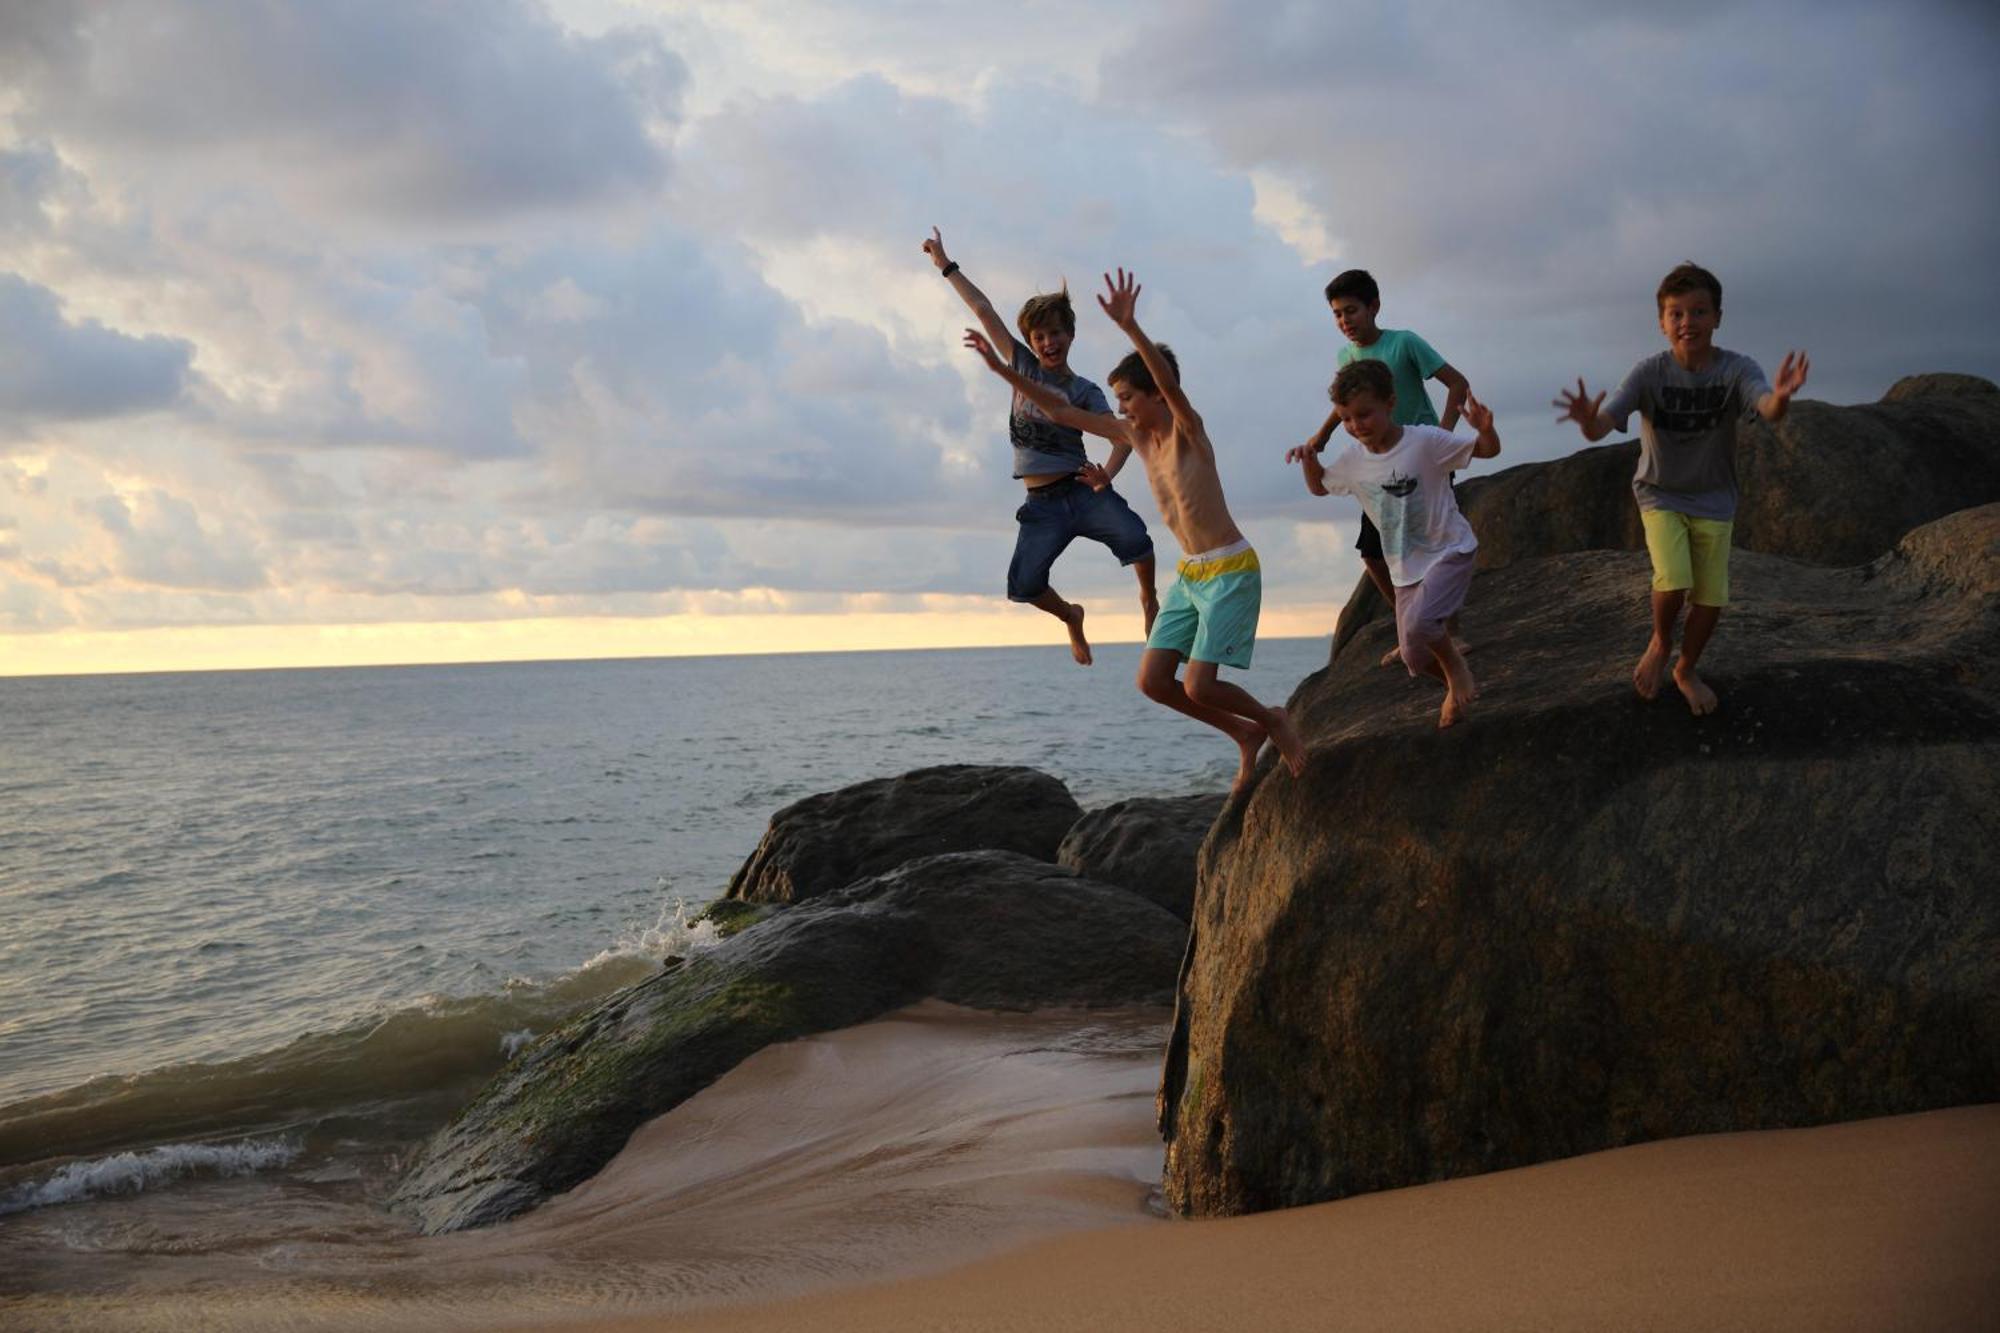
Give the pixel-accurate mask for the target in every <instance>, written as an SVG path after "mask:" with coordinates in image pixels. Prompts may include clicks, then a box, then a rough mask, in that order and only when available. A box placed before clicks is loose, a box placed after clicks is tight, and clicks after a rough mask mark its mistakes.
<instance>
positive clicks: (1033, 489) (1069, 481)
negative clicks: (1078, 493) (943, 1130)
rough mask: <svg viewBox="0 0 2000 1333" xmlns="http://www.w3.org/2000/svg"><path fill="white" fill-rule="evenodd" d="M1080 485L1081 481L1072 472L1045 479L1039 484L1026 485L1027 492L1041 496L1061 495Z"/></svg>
mask: <svg viewBox="0 0 2000 1333" xmlns="http://www.w3.org/2000/svg"><path fill="white" fill-rule="evenodd" d="M1081 485H1083V483H1082V482H1081V481H1078V480H1077V478H1076V474H1075V473H1073V472H1072V473H1071V474H1070V475H1069V476H1067V477H1058V478H1056V479H1055V480H1054V481H1045V482H1043V483H1042V484H1041V485H1039V486H1030V487H1028V494H1030V495H1041V496H1052V495H1061V494H1062V493H1063V492H1065V491H1068V490H1072V489H1074V488H1075V487H1078V486H1081Z"/></svg>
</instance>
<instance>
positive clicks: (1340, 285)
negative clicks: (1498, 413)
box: [1285, 268, 1472, 666]
mask: <svg viewBox="0 0 2000 1333" xmlns="http://www.w3.org/2000/svg"><path fill="white" fill-rule="evenodd" d="M1326 304H1327V306H1328V308H1329V309H1331V310H1332V311H1333V321H1334V323H1336V324H1338V325H1339V326H1340V331H1341V332H1342V333H1343V334H1345V335H1346V336H1347V346H1345V347H1343V348H1341V349H1340V355H1339V357H1338V358H1337V362H1338V364H1339V365H1340V366H1347V365H1351V364H1352V363H1354V362H1356V361H1380V362H1382V363H1383V364H1385V365H1387V366H1388V367H1389V372H1390V374H1392V375H1393V376H1395V380H1396V411H1395V424H1397V425H1398V426H1440V427H1442V428H1443V429H1445V430H1450V429H1452V428H1453V427H1454V426H1456V425H1457V424H1458V415H1459V412H1460V411H1461V410H1462V409H1463V408H1464V406H1465V399H1466V395H1467V394H1468V393H1470V392H1471V387H1472V386H1471V385H1469V384H1468V383H1467V382H1466V379H1465V376H1463V375H1461V374H1459V373H1458V372H1457V371H1456V370H1454V369H1452V367H1451V364H1450V363H1449V362H1447V361H1446V360H1445V359H1444V358H1443V357H1441V356H1439V355H1438V354H1437V351H1436V349H1434V348H1433V347H1432V346H1431V345H1430V344H1429V343H1427V342H1425V341H1424V340H1423V339H1422V338H1419V337H1418V336H1417V335H1416V334H1414V333H1412V332H1410V331H1409V330H1408V329H1385V328H1381V327H1380V326H1378V325H1377V324H1376V323H1375V318H1376V316H1377V315H1379V314H1380V313H1381V312H1382V291H1381V289H1380V288H1379V287H1377V286H1376V285H1375V279H1374V278H1372V277H1370V276H1369V275H1368V272H1367V270H1366V269H1358V268H1351V269H1348V270H1347V271H1346V272H1345V273H1342V274H1341V275H1340V276H1338V277H1336V278H1335V279H1334V280H1333V281H1332V282H1329V283H1328V284H1327V285H1326ZM1425 380H1436V381H1437V382H1438V383H1439V384H1442V385H1444V389H1445V397H1444V417H1443V419H1442V420H1440V419H1439V418H1438V415H1437V413H1435V412H1433V411H1432V410H1431V396H1430V394H1429V392H1428V391H1426V390H1425V388H1424V381H1425ZM1339 428H1340V409H1339V408H1338V407H1335V408H1334V410H1333V411H1332V412H1331V413H1330V414H1328V416H1327V419H1326V422H1325V424H1323V425H1322V426H1321V427H1320V428H1319V429H1318V430H1316V431H1314V432H1313V435H1312V438H1311V439H1309V440H1307V441H1306V442H1305V443H1304V444H1302V445H1300V446H1299V447H1297V448H1296V449H1293V450H1291V451H1290V452H1289V453H1287V454H1286V455H1285V461H1286V462H1290V463H1298V462H1303V461H1304V459H1305V456H1306V454H1307V452H1308V451H1310V452H1312V453H1315V454H1317V453H1320V452H1322V451H1323V450H1325V448H1326V442H1327V441H1328V440H1330V439H1332V438H1333V433H1334V432H1335V431H1336V430H1338V429H1339ZM1354 549H1355V550H1357V551H1359V552H1361V563H1362V565H1363V566H1364V567H1365V568H1366V569H1367V571H1368V578H1369V581H1370V582H1372V583H1373V584H1374V585H1375V591H1377V592H1379V593H1381V594H1382V600H1383V601H1385V602H1387V603H1388V604H1389V606H1390V608H1391V609H1392V610H1393V609H1394V607H1395V605H1396V589H1395V585H1394V584H1392V583H1391V582H1390V581H1389V563H1388V561H1387V560H1385V559H1384V558H1383V556H1382V534H1381V533H1380V532H1379V531H1377V530H1376V527H1375V524H1374V521H1373V520H1371V519H1370V518H1369V517H1368V515H1367V514H1366V513H1363V514H1362V515H1361V535H1360V537H1359V538H1358V539H1357V540H1356V541H1355V543H1354ZM1451 636H1452V641H1453V642H1454V643H1455V644H1457V646H1458V650H1459V651H1460V652H1464V651H1466V644H1465V643H1464V641H1463V640H1461V639H1459V637H1458V618H1457V617H1456V616H1454V617H1452V623H1451ZM1396 661H1397V652H1396V650H1395V649H1391V650H1390V651H1389V652H1387V653H1386V654H1384V655H1383V657H1382V665H1383V666H1390V665H1393V664H1394V663H1395V662H1396Z"/></svg>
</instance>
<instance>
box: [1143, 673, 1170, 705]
mask: <svg viewBox="0 0 2000 1333" xmlns="http://www.w3.org/2000/svg"><path fill="white" fill-rule="evenodd" d="M1138 685H1139V693H1141V694H1143V695H1145V696H1146V697H1147V698H1148V699H1151V700H1152V701H1153V702H1154V703H1165V702H1166V701H1167V700H1169V699H1171V698H1173V697H1174V694H1175V692H1176V691H1178V690H1179V689H1180V687H1181V683H1180V682H1179V681H1177V680H1175V679H1174V678H1173V677H1172V676H1163V675H1161V674H1160V673H1159V672H1157V671H1144V670H1142V671H1140V672H1139V680H1138Z"/></svg>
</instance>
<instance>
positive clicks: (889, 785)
mask: <svg viewBox="0 0 2000 1333" xmlns="http://www.w3.org/2000/svg"><path fill="white" fill-rule="evenodd" d="M1082 813H1083V810H1082V808H1081V807H1080V806H1078V805H1077V803H1076V799H1075V798H1074V797H1072V796H1071V795H1070V794H1069V788H1067V787H1065V786H1064V785H1063V784H1062V782H1061V781H1060V780H1059V779H1056V778H1052V777H1050V776H1049V775H1048V774H1047V773H1042V772H1038V771H1037V770H1035V769H1032V768H1011V767H989V766H984V765H978V764H946V765H941V766H939V767H936V768H919V769H914V770H912V771H911V772H908V773H904V774H902V775H901V776H900V777H893V778H877V779H874V780H873V781H869V782H859V783H856V784H855V785H853V786H851V787H842V788H841V789H840V790H838V791H830V792H821V793H820V794H818V795H817V796H808V797H806V798H805V799H804V800H802V801H797V802H794V803H793V804H791V805H788V806H786V807H785V808H784V809H782V810H780V811H778V813H777V814H775V815H772V816H771V823H770V826H769V827H768V828H767V829H766V830H765V832H764V837H763V840H762V841H760V842H759V843H758V844H757V850H756V851H754V852H752V853H751V854H750V859H749V860H747V861H745V862H744V863H743V865H742V867H741V868H739V869H738V870H737V872H736V873H735V875H733V876H732V877H731V878H730V881H729V892H728V894H727V895H726V896H727V897H728V898H730V899H733V900H737V901H742V902H753V903H792V902H802V901H804V900H805V899H808V898H813V897H817V896H818V895H820V894H822V893H830V892H832V891H833V890H835V889H839V888H844V887H845V886H847V885H849V884H852V883H853V882H854V881H856V880H858V879H863V878H865V877H867V876H869V875H876V874H880V873H881V872H883V871H885V870H890V869H893V868H894V867H896V866H899V865H901V864H902V863H903V862H905V861H909V860H913V859H915V858H917V857H920V856H936V855H939V854H941V853H944V852H967V851H976V850H980V849H984V848H991V849H995V850H999V851H1009V852H1019V853H1021V854H1022V855H1024V856H1032V857H1035V858H1037V859H1039V860H1043V861H1050V860H1053V859H1054V858H1055V854H1056V847H1057V846H1058V844H1060V843H1061V842H1062V837H1063V834H1064V833H1065V832H1067V831H1068V829H1069V826H1070V825H1071V824H1074V823H1075V822H1076V820H1077V816H1079V815H1081V814H1082Z"/></svg>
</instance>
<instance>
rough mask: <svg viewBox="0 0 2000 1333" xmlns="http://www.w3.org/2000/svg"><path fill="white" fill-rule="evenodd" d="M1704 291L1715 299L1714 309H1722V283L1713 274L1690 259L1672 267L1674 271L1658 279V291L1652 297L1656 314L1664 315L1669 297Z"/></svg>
mask: <svg viewBox="0 0 2000 1333" xmlns="http://www.w3.org/2000/svg"><path fill="white" fill-rule="evenodd" d="M1701 291H1705V292H1707V293H1708V294H1709V295H1710V296H1713V297H1714V298H1715V308H1716V310H1717V311H1720V310H1721V309H1722V281H1721V280H1720V279H1719V278H1717V277H1716V276H1715V275H1714V274H1713V273H1710V272H1709V271H1708V270H1707V269H1705V268H1703V267H1702V266H1701V265H1699V264H1697V263H1695V262H1694V261H1693V260H1692V259H1689V260H1685V261H1683V262H1682V263H1679V264H1676V265H1675V266H1674V271H1673V272H1672V273H1669V274H1667V276H1666V277H1664V278H1661V279H1660V290H1659V291H1658V292H1656V293H1654V295H1653V302H1654V306H1655V309H1656V312H1657V313H1664V312H1665V311H1666V308H1667V298H1668V297H1669V296H1686V295H1687V294H1688V293H1689V292H1701Z"/></svg>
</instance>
